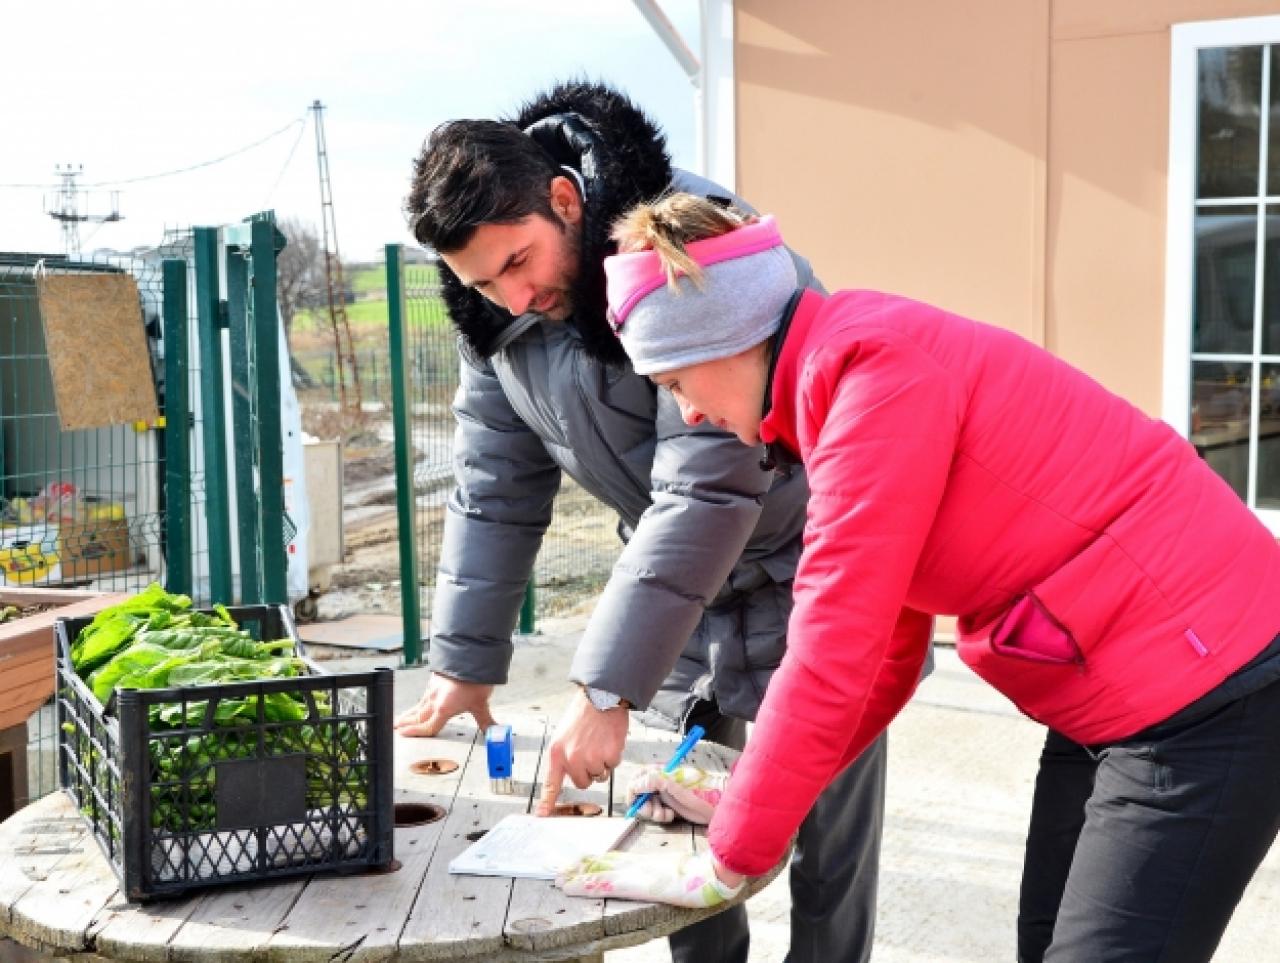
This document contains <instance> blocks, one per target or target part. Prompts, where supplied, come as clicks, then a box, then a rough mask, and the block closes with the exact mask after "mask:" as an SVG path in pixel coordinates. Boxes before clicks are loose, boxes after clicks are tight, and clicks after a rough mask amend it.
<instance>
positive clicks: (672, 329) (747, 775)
mask: <svg viewBox="0 0 1280 963" xmlns="http://www.w3.org/2000/svg"><path fill="white" fill-rule="evenodd" d="M616 236H617V238H618V241H619V247H620V250H621V251H622V252H624V253H620V254H618V255H617V256H615V257H612V258H610V259H609V260H608V261H606V264H605V270H606V274H607V277H608V283H609V302H610V306H611V311H612V318H613V323H614V325H615V328H616V330H617V332H618V336H619V337H620V338H621V340H622V344H623V346H624V347H625V348H626V350H627V353H628V354H629V355H630V357H631V359H632V362H633V364H634V365H635V368H636V370H637V371H638V372H640V373H641V374H647V375H649V376H650V377H652V379H653V380H654V381H655V382H656V383H657V384H659V385H660V386H662V387H664V388H667V389H669V390H670V391H671V392H672V393H673V394H674V396H675V397H676V399H677V400H678V401H679V403H680V404H681V406H682V408H683V410H684V413H685V418H686V420H687V421H688V422H689V423H690V424H696V423H697V422H699V421H702V420H703V419H709V420H712V421H714V422H716V423H717V424H718V425H719V426H720V427H722V428H726V429H728V430H730V431H733V432H734V433H736V434H737V435H738V436H739V437H740V438H741V439H742V441H743V442H744V443H746V444H749V445H756V444H760V443H761V442H763V443H764V444H765V445H766V452H767V453H766V458H767V459H770V460H772V461H775V462H776V463H777V465H778V466H779V470H786V469H785V464H786V462H787V460H789V459H790V460H797V459H798V460H800V461H803V463H804V465H805V467H806V469H807V470H808V473H809V485H810V488H811V491H812V495H811V497H810V501H809V513H808V514H809V517H808V524H807V527H806V532H805V549H804V555H803V556H802V558H801V562H800V567H799V570H798V572H797V575H796V584H795V609H794V612H793V614H792V616H791V622H790V628H789V633H788V650H787V655H786V658H785V659H784V660H783V663H782V667H781V668H780V669H779V670H778V673H777V676H776V677H775V679H774V680H773V682H772V683H771V685H770V688H769V692H768V694H767V695H766V697H765V700H764V704H763V706H762V707H761V709H760V713H759V717H758V719H757V722H756V728H755V731H754V734H753V735H752V737H751V740H750V742H749V744H748V746H747V748H746V750H745V751H744V753H743V755H742V757H741V760H740V761H739V764H738V766H737V768H736V769H735V771H734V774H733V777H732V779H730V780H729V782H728V785H727V787H726V788H725V790H724V793H723V796H722V798H720V799H719V801H718V805H717V806H716V807H715V808H714V815H713V816H712V817H711V819H710V828H709V831H708V839H709V842H710V850H711V856H710V857H708V859H707V862H706V863H705V864H703V865H699V863H698V861H697V860H693V861H690V862H688V863H687V864H682V865H680V866H678V867H672V866H667V865H666V864H662V863H660V862H649V863H646V862H644V861H643V860H641V861H639V862H636V861H631V860H626V861H623V862H621V863H619V862H616V861H615V860H613V859H610V860H605V861H603V862H602V861H601V860H595V861H591V862H589V864H588V865H583V866H579V867H577V868H576V869H574V870H571V871H567V872H566V873H565V875H564V877H563V878H562V880H561V883H562V885H564V886H565V887H566V890H567V891H569V892H592V893H599V892H600V891H602V890H603V891H607V892H609V893H610V894H611V895H614V896H626V895H635V896H638V897H644V898H655V897H656V898H659V899H664V900H668V901H671V902H678V903H693V904H709V903H714V902H717V901H718V900H721V899H725V898H729V897H731V896H732V895H734V894H735V893H736V892H737V888H738V887H739V886H740V885H741V883H742V881H743V879H744V878H745V877H748V876H754V875H759V874H762V873H764V872H766V871H767V870H768V869H769V868H770V867H772V866H773V865H774V864H775V863H776V862H777V861H778V860H779V859H780V858H782V856H783V855H784V853H785V851H786V847H787V842H788V840H789V839H790V838H791V836H792V835H793V834H794V833H795V831H796V828H797V827H798V826H799V824H800V821H801V820H802V819H803V818H804V815H805V813H806V811H807V810H808V808H809V806H810V805H811V804H812V802H813V800H814V799H815V798H816V797H817V796H818V794H819V793H820V792H821V791H822V789H823V787H824V786H826V785H827V784H828V783H829V782H830V781H831V780H832V779H833V778H834V777H835V776H836V775H837V774H838V773H839V772H840V771H841V769H843V768H844V767H845V766H847V765H848V764H849V763H850V762H851V761H852V760H853V759H855V758H856V757H857V756H858V754H859V753H860V752H861V751H862V750H863V749H864V748H865V747H866V746H867V745H868V744H869V743H870V742H871V741H872V740H873V739H874V738H875V737H876V736H877V735H879V733H880V732H881V731H883V730H884V728H885V727H886V726H887V725H888V724H889V722H890V720H892V719H893V717H894V716H895V715H896V714H897V712H898V711H899V710H900V709H901V708H902V706H903V704H904V703H905V702H906V700H907V698H908V697H909V696H910V695H911V692H912V689H913V687H914V685H915V683H916V680H917V679H918V678H919V675H920V665H921V662H922V660H923V659H924V657H925V652H926V647H927V643H928V641H929V638H930V634H931V630H932V620H933V616H934V615H937V614H954V615H958V616H959V622H958V636H959V639H958V643H957V650H958V653H959V655H960V658H961V659H963V660H964V662H965V663H966V664H968V665H969V666H970V667H971V668H972V669H973V670H974V671H975V672H977V673H978V674H979V675H980V676H982V677H983V678H984V679H986V680H987V681H988V682H990V683H991V684H992V685H993V686H995V687H996V688H997V689H999V690H1000V691H1001V692H1003V693H1005V695H1007V696H1008V697H1009V698H1010V699H1011V700H1012V701H1013V702H1014V703H1015V704H1016V705H1017V706H1018V708H1019V709H1021V710H1022V711H1023V712H1024V713H1026V714H1027V715H1028V716H1030V717H1031V718H1032V719H1035V720H1037V721H1039V722H1041V723H1043V724H1044V725H1045V726H1047V727H1048V729H1049V732H1048V737H1047V741H1046V745H1045V750H1044V754H1043V756H1042V760H1041V767H1040V774H1039V778H1038V780H1037V788H1036V794H1035V801H1034V805H1033V811H1032V816H1031V827H1030V832H1029V836H1028V841H1027V855H1026V863H1025V866H1024V871H1023V882H1022V894H1021V906H1020V912H1019V927H1018V938H1019V948H1018V953H1019V957H1018V958H1019V959H1020V960H1040V959H1051V960H1059V961H1062V960H1071V961H1090V963H1096V961H1102V960H1126V961H1132V960H1161V961H1172V960H1189V961H1190V960H1196V961H1199V960H1207V959H1209V957H1210V956H1211V955H1212V953H1213V950H1214V947H1215V946H1216V945H1217V943H1218V940H1219V938H1220V937H1221V935H1222V932H1223V930H1224V928H1225V927H1226V924H1227V921H1228V920H1229V918H1230V916H1231V913H1232V911H1233V909H1234V907H1235V905H1236V903H1237V902H1238V901H1239V898H1240V895H1241V893H1242V892H1243V890H1244V887H1245V885H1246V883H1247V882H1248V880H1249V879H1250V877H1251V876H1252V874H1253V873H1254V871H1255V870H1256V868H1257V866H1258V864H1259V862H1260V861H1261V860H1262V858H1263V857H1264V856H1265V855H1266V853H1267V850H1268V848H1269V847H1270V845H1271V844H1272V842H1273V840H1274V839H1275V838H1276V835H1277V830H1278V829H1280V684H1278V680H1280V637H1278V636H1277V633H1280V546H1278V545H1277V543H1276V540H1275V539H1274V538H1273V537H1272V536H1271V534H1270V533H1269V532H1268V531H1267V530H1266V529H1265V528H1264V527H1263V526H1262V525H1261V524H1260V523H1259V521H1258V520H1257V519H1256V518H1255V517H1254V515H1253V514H1252V513H1251V512H1250V511H1249V510H1248V509H1247V508H1246V507H1245V506H1244V505H1243V504H1242V503H1241V502H1240V500H1239V499H1238V498H1237V497H1236V496H1235V494H1234V493H1233V492H1232V491H1231V489H1230V488H1229V487H1228V486H1227V485H1226V484H1225V483H1224V482H1223V481H1222V480H1220V479H1219V478H1218V477H1217V476H1216V475H1215V474H1214V473H1213V472H1212V471H1211V470H1210V469H1209V468H1208V466H1207V465H1206V464H1205V463H1204V462H1203V461H1202V460H1201V459H1200V458H1199V457H1197V455H1196V453H1195V451H1194V449H1193V448H1192V447H1191V445H1189V444H1188V443H1187V442H1186V441H1185V440H1184V439H1182V438H1181V437H1179V436H1178V435H1177V434H1176V433H1174V432H1173V431H1172V430H1171V429H1170V428H1169V427H1168V426H1167V425H1165V424H1163V423H1161V422H1158V421H1154V420H1152V419H1150V418H1148V417H1146V416H1145V415H1143V414H1142V413H1141V412H1139V411H1138V410H1137V409H1135V408H1134V407H1133V406H1132V405H1130V404H1129V403H1128V402H1126V401H1124V400H1123V399H1121V398H1119V397H1117V396H1116V395H1114V394H1111V393H1110V392H1108V391H1106V390H1105V389H1104V388H1102V387H1101V386H1100V385H1098V384H1097V383H1096V382H1094V381H1093V380H1091V379H1090V378H1089V377H1088V376H1086V375H1085V374H1083V373H1082V372H1080V371H1078V370H1076V369H1075V368H1072V367H1071V366H1070V365H1068V364H1066V363H1064V362H1062V361H1060V360H1058V359H1057V358H1055V357H1054V356H1053V355H1051V354H1049V353H1048V352H1046V351H1043V350H1041V349H1040V348H1038V347H1035V346H1034V345H1032V344H1030V343H1028V342H1027V341H1024V340H1023V339H1021V338H1019V337H1017V336H1016V335H1014V334H1011V333H1009V332H1007V331H1004V330H1001V329H999V328H995V327H990V326H987V325H984V324H979V323H977V322H974V321H970V320H967V319H965V318H961V317H958V316H956V315H953V314H949V313H947V312H945V311H942V310H939V309H937V308H933V307H930V306H928V305H925V304H921V303H919V302H915V301H910V300H907V299H906V298H901V297H896V296H893V295H888V294H880V293H874V292H869V291H846V292H841V293H838V294H835V295H832V296H830V297H823V296H822V295H820V294H817V293H815V292H813V291H801V290H798V289H797V284H796V280H795V271H794V268H793V266H792V265H791V262H790V259H789V257H788V256H787V254H786V252H785V250H784V248H783V242H782V238H781V236H780V235H779V233H778V230H777V227H776V225H775V224H774V222H773V221H772V219H770V218H764V219H763V220H759V221H754V222H747V221H744V220H743V219H742V218H740V217H739V216H737V215H736V214H735V213H734V212H732V211H727V210H725V209H723V208H720V207H718V206H716V205H715V204H714V203H712V202H708V201H705V200H703V199H701V198H692V197H689V196H688V195H674V196H672V197H668V198H666V199H663V200H662V201H659V202H658V203H656V204H654V205H650V206H644V207H641V208H638V209H637V210H636V211H634V212H632V214H631V215H630V216H629V217H628V218H627V219H625V220H624V221H623V222H622V223H620V225H619V226H618V229H617V234H616ZM686 781H687V780H686ZM659 788H660V789H665V790H668V792H667V799H668V801H669V802H670V801H672V800H674V801H675V803H677V804H678V803H679V801H680V799H679V797H680V794H681V792H682V791H683V790H682V789H681V787H679V786H675V785H671V786H666V785H662V784H661V783H659ZM677 808H678V806H677ZM686 808H687V807H686ZM664 887H665V888H664Z"/></svg>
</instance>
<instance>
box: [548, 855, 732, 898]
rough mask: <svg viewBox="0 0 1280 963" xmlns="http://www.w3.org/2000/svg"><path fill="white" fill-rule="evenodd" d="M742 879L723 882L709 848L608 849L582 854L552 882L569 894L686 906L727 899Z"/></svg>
mask: <svg viewBox="0 0 1280 963" xmlns="http://www.w3.org/2000/svg"><path fill="white" fill-rule="evenodd" d="M724 872H726V873H727V872H728V871H727V870H725V871H724ZM729 875H730V876H732V875H735V874H729ZM745 882H746V879H745V877H738V882H737V883H736V884H735V885H727V884H726V883H724V882H722V880H721V878H720V877H719V875H718V874H717V871H716V868H715V861H714V858H713V857H712V855H711V854H710V853H709V852H702V853H683V854H681V853H628V852H621V851H619V850H612V851H610V852H607V853H603V854H602V855H600V856H585V857H583V858H582V859H580V860H578V861H577V862H575V863H573V864H571V865H569V866H566V867H565V868H564V869H562V870H561V871H560V874H559V875H558V876H557V877H556V885H557V886H559V887H560V888H561V889H562V890H564V891H565V893H566V894H567V895H569V896H587V897H591V898H593V899H632V900H641V901H643V902H646V903H669V904H671V905H672V906H684V907H688V908H690V909H703V908H705V907H708V906H718V905H719V904H721V903H724V902H727V901H728V900H731V899H733V898H734V897H735V896H737V895H738V894H739V893H740V892H742V887H743V884H744V883H745Z"/></svg>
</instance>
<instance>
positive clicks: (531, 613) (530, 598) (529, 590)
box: [520, 578, 538, 635]
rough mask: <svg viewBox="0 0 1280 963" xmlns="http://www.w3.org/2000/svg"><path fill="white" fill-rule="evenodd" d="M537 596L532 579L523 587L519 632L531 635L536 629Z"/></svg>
mask: <svg viewBox="0 0 1280 963" xmlns="http://www.w3.org/2000/svg"><path fill="white" fill-rule="evenodd" d="M537 607H538V598H537V592H536V591H535V589H534V587H533V579H532V578H531V579H529V583H528V584H527V585H526V586H525V587H524V601H523V602H521V603H520V634H521V635H533V633H534V632H536V631H537V630H538V621H537Z"/></svg>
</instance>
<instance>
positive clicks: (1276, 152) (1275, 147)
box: [1267, 44, 1280, 197]
mask: <svg viewBox="0 0 1280 963" xmlns="http://www.w3.org/2000/svg"><path fill="white" fill-rule="evenodd" d="M1269 114H1270V118H1269V120H1268V124H1269V127H1268V133H1267V143H1268V147H1267V172H1268V173H1267V193H1268V194H1269V195H1271V196H1273V197H1274V196H1275V195H1277V194H1280V44H1276V45H1273V46H1272V47H1271V108H1270V111H1269Z"/></svg>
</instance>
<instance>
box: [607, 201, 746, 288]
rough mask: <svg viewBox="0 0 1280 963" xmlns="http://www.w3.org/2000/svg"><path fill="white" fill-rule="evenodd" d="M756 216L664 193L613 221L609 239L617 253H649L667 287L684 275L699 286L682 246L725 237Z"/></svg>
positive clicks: (697, 272)
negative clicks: (661, 271)
mask: <svg viewBox="0 0 1280 963" xmlns="http://www.w3.org/2000/svg"><path fill="white" fill-rule="evenodd" d="M755 220H756V217H755V216H754V215H751V214H746V213H744V212H742V211H739V210H738V209H736V208H733V207H725V206H724V205H722V204H718V203H716V202H715V201H710V200H707V199H706V198H705V197H698V196H697V195H696V194H667V195H664V196H663V197H660V198H658V199H657V200H656V201H650V202H647V203H644V204H637V205H636V206H635V207H633V208H632V209H631V210H629V211H627V213H625V214H623V215H622V216H621V217H620V218H618V219H617V220H616V221H614V222H613V233H612V237H613V239H614V240H615V241H616V242H617V244H618V250H619V251H620V252H626V251H648V250H652V251H653V252H654V253H656V254H657V255H658V260H659V261H660V262H661V264H662V268H663V270H664V271H665V272H666V275H667V286H668V287H669V288H671V289H672V290H673V291H674V290H676V278H677V277H679V276H680V275H682V274H683V275H685V276H687V277H688V278H689V279H690V280H692V281H693V283H694V284H695V285H697V286H698V287H699V288H701V287H702V268H701V267H700V266H699V265H698V264H697V263H696V262H695V261H694V260H693V258H691V257H690V256H689V254H688V252H687V251H686V250H685V248H684V246H685V245H686V244H688V243H689V242H691V241H703V240H706V239H707V238H709V237H719V236H720V235H721V234H728V233H729V232H730V231H732V230H734V229H735V228H739V227H741V226H742V225H744V224H750V223H751V222H752V221H755Z"/></svg>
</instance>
